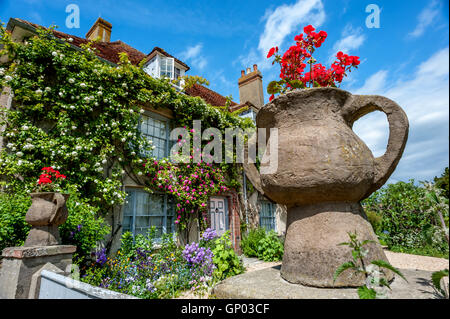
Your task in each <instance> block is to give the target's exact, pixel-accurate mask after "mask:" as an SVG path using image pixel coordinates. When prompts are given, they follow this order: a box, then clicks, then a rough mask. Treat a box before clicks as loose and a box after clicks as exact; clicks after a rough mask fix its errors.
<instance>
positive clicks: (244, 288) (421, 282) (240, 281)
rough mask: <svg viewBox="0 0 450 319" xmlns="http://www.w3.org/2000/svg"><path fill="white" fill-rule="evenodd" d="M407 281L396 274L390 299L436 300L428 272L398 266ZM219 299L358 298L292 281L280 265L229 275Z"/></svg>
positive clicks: (342, 290)
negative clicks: (283, 274) (285, 278)
mask: <svg viewBox="0 0 450 319" xmlns="http://www.w3.org/2000/svg"><path fill="white" fill-rule="evenodd" d="M400 271H401V272H402V274H403V275H404V276H405V277H406V279H407V280H408V282H406V281H404V280H403V279H401V278H399V277H397V278H396V279H394V281H393V282H392V283H391V288H392V290H391V291H389V292H388V298H389V299H438V298H440V297H439V295H438V294H437V293H436V291H435V289H433V285H432V283H431V274H432V272H431V271H424V270H413V269H400ZM213 293H214V295H215V296H216V297H217V298H219V299H241V300H242V299H358V298H359V297H358V293H357V289H356V288H336V289H333V288H316V287H309V286H304V285H301V284H292V283H290V282H288V281H286V280H284V279H283V278H282V277H281V276H280V266H276V267H272V268H265V269H261V270H256V271H252V272H248V273H244V274H242V275H238V276H233V277H230V278H228V279H226V280H224V281H222V282H220V283H219V284H217V285H216V286H215V287H214V290H213Z"/></svg>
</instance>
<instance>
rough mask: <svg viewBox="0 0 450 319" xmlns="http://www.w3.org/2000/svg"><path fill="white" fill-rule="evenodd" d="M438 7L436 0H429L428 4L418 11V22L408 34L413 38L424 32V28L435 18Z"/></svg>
mask: <svg viewBox="0 0 450 319" xmlns="http://www.w3.org/2000/svg"><path fill="white" fill-rule="evenodd" d="M439 9H440V3H439V2H438V1H437V0H433V1H431V2H430V4H429V5H428V6H427V7H426V8H425V9H423V10H422V11H421V12H420V14H419V16H418V17H417V20H418V23H417V25H416V28H415V29H414V31H412V32H410V33H409V36H410V37H413V38H417V37H420V36H421V35H422V34H423V33H424V32H425V30H426V28H427V27H428V26H429V25H431V24H432V23H433V22H434V21H435V20H436V17H437V16H438V14H439Z"/></svg>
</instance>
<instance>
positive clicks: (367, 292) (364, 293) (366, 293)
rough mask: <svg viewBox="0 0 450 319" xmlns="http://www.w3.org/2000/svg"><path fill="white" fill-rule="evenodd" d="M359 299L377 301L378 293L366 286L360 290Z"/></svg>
mask: <svg viewBox="0 0 450 319" xmlns="http://www.w3.org/2000/svg"><path fill="white" fill-rule="evenodd" d="M358 296H359V299H375V298H376V297H377V293H376V291H375V290H373V289H369V288H367V287H366V286H361V287H359V288H358Z"/></svg>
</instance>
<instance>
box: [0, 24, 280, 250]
mask: <svg viewBox="0 0 450 319" xmlns="http://www.w3.org/2000/svg"><path fill="white" fill-rule="evenodd" d="M39 27H40V26H39V25H37V24H34V23H31V22H28V21H24V20H21V19H18V18H11V19H10V20H9V22H8V24H7V30H8V31H9V32H11V36H12V39H13V40H14V41H16V42H21V41H24V39H26V38H27V37H30V36H33V35H34V34H36V30H37V28H39ZM52 32H53V35H54V36H55V37H56V38H59V39H63V40H66V41H68V42H69V43H70V44H71V45H72V47H73V49H75V50H77V49H80V47H81V46H82V45H84V44H87V43H88V42H89V41H92V40H96V41H95V42H94V44H93V47H94V48H95V49H96V54H97V56H98V58H99V59H100V60H102V61H104V62H105V63H108V64H111V65H117V63H118V62H119V53H126V54H127V55H128V58H129V61H130V62H131V63H132V64H134V65H138V64H139V65H141V66H142V68H143V70H144V71H145V72H146V73H147V74H149V75H150V76H152V77H154V78H163V77H165V78H169V79H171V80H178V82H176V81H174V84H173V85H174V87H175V89H176V90H177V91H179V94H188V95H191V96H197V97H200V98H202V99H204V101H205V102H207V103H209V104H211V105H213V106H221V107H224V106H228V110H229V111H230V112H235V111H237V110H240V109H242V108H245V111H243V112H242V113H241V114H240V116H242V117H248V118H251V119H252V120H253V121H254V120H255V117H256V114H257V112H258V110H259V109H260V108H261V107H262V106H263V105H264V95H263V87H262V75H261V72H260V71H259V70H258V68H257V65H254V66H253V70H251V69H250V68H248V69H247V70H245V71H244V70H243V71H242V72H241V76H240V78H239V79H238V85H239V93H240V101H239V103H236V102H233V101H231V102H228V103H227V98H226V97H224V96H222V95H221V94H219V93H217V92H215V91H213V90H211V89H209V88H207V87H205V86H203V85H200V84H193V85H192V86H190V87H187V88H185V89H184V85H185V83H184V76H185V75H187V74H186V73H187V72H188V71H189V69H190V67H189V66H188V65H187V64H186V63H184V62H183V61H181V60H179V59H177V58H176V57H174V56H172V55H171V54H169V53H168V52H166V51H165V50H164V49H162V48H159V47H154V48H153V49H152V50H151V51H150V53H148V54H145V53H142V52H140V51H139V50H136V49H135V48H133V47H131V46H129V45H128V44H126V43H124V42H122V41H120V40H118V41H111V33H112V25H111V24H110V23H109V22H107V21H106V20H104V19H101V18H98V19H97V21H95V23H94V24H93V25H92V27H91V28H90V29H89V31H88V32H87V33H86V37H85V38H80V37H77V36H74V35H69V34H66V33H63V32H60V31H56V30H53V31H52ZM99 39H100V41H98V40H99ZM12 103H13V96H12V94H10V91H9V88H7V87H5V88H3V94H2V95H1V97H0V106H2V107H6V108H10V107H11V104H12ZM173 118H174V114H173V113H172V111H171V110H169V109H162V108H159V109H153V108H150V107H144V112H143V113H142V114H141V124H140V127H139V128H140V131H141V133H142V134H144V135H145V136H146V138H147V139H148V140H150V141H152V143H153V145H154V146H155V147H154V149H153V151H152V152H153V153H152V154H149V155H152V156H154V157H156V158H157V159H164V158H167V157H168V156H169V150H170V147H171V145H172V144H171V140H170V139H169V135H170V130H171V129H172V128H173V125H172V123H171V120H172V119H173ZM2 147H4V145H3V138H2V137H0V148H2ZM243 166H244V167H243V168H244V169H243V172H244V173H243V175H242V185H243V187H242V189H237V190H230V191H227V192H226V193H221V194H220V195H217V196H211V197H210V200H209V207H210V210H209V215H208V216H207V223H208V225H209V226H210V227H211V228H213V229H215V230H216V231H217V232H218V233H219V234H222V233H224V232H225V231H226V230H230V234H231V239H232V243H233V246H234V248H235V250H237V251H238V250H239V243H240V239H241V229H242V227H241V226H242V225H248V226H252V227H255V226H262V227H265V228H266V229H272V230H275V231H276V232H278V234H279V235H283V234H284V232H285V219H286V210H285V209H284V207H282V206H279V205H276V204H274V203H272V202H271V201H270V200H268V199H267V198H265V197H264V195H263V192H262V190H261V187H260V185H259V177H258V172H257V171H255V168H254V167H249V166H248V165H246V164H243ZM124 188H125V191H126V193H127V194H128V198H127V201H126V204H125V205H123V206H121V207H117V208H115V209H113V210H112V212H111V213H110V214H109V215H108V216H107V221H108V223H109V224H110V225H111V230H112V231H111V236H110V238H109V239H108V243H107V245H108V246H109V247H110V248H111V249H112V251H114V250H116V249H118V247H119V245H120V235H121V234H122V233H123V232H124V231H130V232H132V233H133V235H137V234H145V233H147V231H148V230H149V229H150V227H155V228H156V230H157V236H161V235H162V234H164V233H174V232H175V231H176V224H175V204H176V203H174V202H173V200H172V199H171V198H170V196H168V195H167V194H162V193H161V194H159V193H153V194H150V193H148V192H146V191H145V190H144V185H143V183H142V180H141V178H139V177H138V176H136V175H134V174H128V173H127V175H126V176H125V178H124ZM191 226H192V227H191V228H190V231H189V234H188V236H187V238H188V240H189V241H191V240H197V239H198V236H199V230H198V225H191ZM180 240H181V241H182V240H183V239H181V238H180Z"/></svg>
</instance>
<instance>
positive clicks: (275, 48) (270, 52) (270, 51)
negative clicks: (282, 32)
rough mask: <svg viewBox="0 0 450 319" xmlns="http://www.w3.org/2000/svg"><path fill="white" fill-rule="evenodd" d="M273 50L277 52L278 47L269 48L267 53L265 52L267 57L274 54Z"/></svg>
mask: <svg viewBox="0 0 450 319" xmlns="http://www.w3.org/2000/svg"><path fill="white" fill-rule="evenodd" d="M275 52H278V47H273V48H271V49H270V50H269V53H268V54H267V58H270V57H271V56H272V55H274V54H275Z"/></svg>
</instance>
